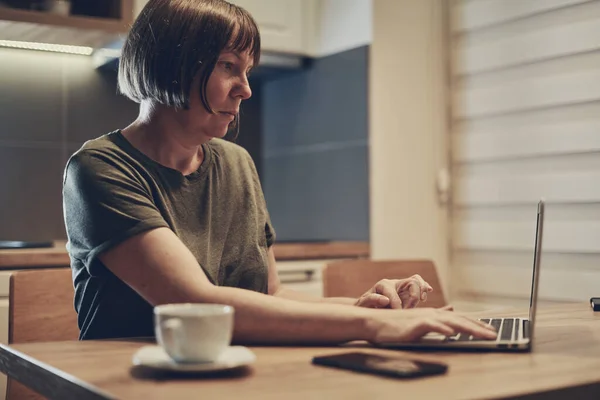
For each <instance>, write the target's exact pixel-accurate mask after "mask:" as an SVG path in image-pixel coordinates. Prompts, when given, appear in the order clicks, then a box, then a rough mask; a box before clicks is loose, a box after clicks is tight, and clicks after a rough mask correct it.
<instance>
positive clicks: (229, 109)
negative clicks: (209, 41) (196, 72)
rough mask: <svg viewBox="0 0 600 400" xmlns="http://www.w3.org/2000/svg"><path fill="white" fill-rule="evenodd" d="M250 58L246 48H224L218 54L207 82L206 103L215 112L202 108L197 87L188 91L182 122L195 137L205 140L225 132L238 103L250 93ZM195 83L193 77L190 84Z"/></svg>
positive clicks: (234, 116)
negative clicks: (239, 51) (188, 103)
mask: <svg viewBox="0 0 600 400" xmlns="http://www.w3.org/2000/svg"><path fill="white" fill-rule="evenodd" d="M252 62H253V61H252V57H251V56H250V54H249V53H248V52H245V53H238V52H235V51H223V52H222V53H221V54H220V56H219V58H218V60H217V65H216V66H215V68H214V70H213V72H212V74H211V75H210V77H209V79H208V82H207V86H206V96H207V99H208V104H209V105H210V107H211V108H212V109H213V111H214V112H215V113H214V114H211V113H209V112H208V111H206V109H205V108H204V106H203V104H202V101H201V100H200V93H199V90H192V91H191V93H190V108H189V110H188V111H187V112H186V113H185V114H186V120H187V121H185V122H184V123H185V125H186V128H189V129H190V130H191V131H193V132H194V137H197V136H198V137H199V138H201V139H202V141H205V140H207V139H208V140H209V139H211V138H214V137H217V138H221V137H223V136H225V134H226V133H227V130H228V128H229V125H230V124H231V123H232V122H233V120H234V119H235V118H236V116H237V114H238V112H239V110H240V103H241V102H242V100H246V99H248V98H250V96H251V95H252V91H251V90H250V85H249V83H248V74H249V72H250V70H251V69H252V67H253V65H252ZM198 87H199V78H196V79H195V80H194V83H193V85H192V88H198ZM182 122H183V121H182Z"/></svg>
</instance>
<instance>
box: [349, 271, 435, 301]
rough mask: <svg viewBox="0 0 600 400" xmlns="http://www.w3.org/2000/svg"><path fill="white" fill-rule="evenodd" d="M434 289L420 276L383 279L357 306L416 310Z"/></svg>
mask: <svg viewBox="0 0 600 400" xmlns="http://www.w3.org/2000/svg"><path fill="white" fill-rule="evenodd" d="M432 290H433V288H432V287H431V285H430V284H429V283H427V282H425V280H423V278H421V276H420V275H413V276H411V277H410V278H407V279H382V280H380V281H379V282H377V283H376V284H375V285H374V286H373V287H372V288H371V289H369V291H367V292H366V293H365V294H363V295H362V296H360V297H359V298H358V300H357V301H356V303H355V305H356V306H359V307H369V308H414V307H416V306H417V304H419V302H421V301H427V293H429V292H431V291H432Z"/></svg>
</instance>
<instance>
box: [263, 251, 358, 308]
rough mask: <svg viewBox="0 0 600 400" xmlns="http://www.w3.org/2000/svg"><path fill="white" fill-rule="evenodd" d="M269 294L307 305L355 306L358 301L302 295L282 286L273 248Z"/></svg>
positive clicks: (271, 252)
mask: <svg viewBox="0 0 600 400" xmlns="http://www.w3.org/2000/svg"><path fill="white" fill-rule="evenodd" d="M268 254H269V294H270V295H272V296H275V297H279V298H282V299H289V300H297V301H303V302H307V303H332V304H344V305H349V306H353V305H355V304H356V300H357V299H353V298H350V297H319V296H312V295H310V294H306V293H300V292H297V291H295V290H292V289H288V288H286V287H285V286H283V285H282V284H281V280H280V279H279V272H277V262H276V261H275V253H274V252H273V246H271V247H270V248H269V253H268Z"/></svg>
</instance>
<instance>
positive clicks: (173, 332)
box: [154, 303, 234, 363]
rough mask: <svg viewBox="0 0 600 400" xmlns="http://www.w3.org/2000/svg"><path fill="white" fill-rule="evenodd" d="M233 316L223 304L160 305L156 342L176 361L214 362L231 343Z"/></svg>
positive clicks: (155, 308) (157, 311)
mask: <svg viewBox="0 0 600 400" xmlns="http://www.w3.org/2000/svg"><path fill="white" fill-rule="evenodd" d="M233 315H234V310H233V307H231V306H227V305H223V304H191V303H181V304H164V305H160V306H157V307H154V330H155V334H156V339H157V341H158V343H159V344H160V346H162V348H163V349H164V350H165V351H166V352H167V354H168V355H169V357H171V358H172V359H173V360H174V361H176V362H179V363H198V362H214V361H216V360H217V359H218V358H219V356H220V355H221V354H222V353H223V352H224V351H225V350H226V349H227V347H229V345H230V343H231V337H232V335H233Z"/></svg>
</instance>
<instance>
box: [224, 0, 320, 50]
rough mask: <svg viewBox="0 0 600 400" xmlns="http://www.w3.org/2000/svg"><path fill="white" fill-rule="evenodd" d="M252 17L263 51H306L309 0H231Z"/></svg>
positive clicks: (310, 1) (310, 4) (310, 3)
mask: <svg viewBox="0 0 600 400" xmlns="http://www.w3.org/2000/svg"><path fill="white" fill-rule="evenodd" d="M231 3H234V4H236V5H238V6H240V7H243V8H245V9H246V10H248V12H249V13H250V14H252V16H253V17H254V19H255V20H256V23H257V24H258V26H259V29H260V34H261V45H262V47H263V49H264V50H265V51H272V52H280V53H294V54H306V53H307V47H306V46H307V37H306V29H305V27H306V24H307V18H308V17H309V15H308V13H309V11H310V10H311V7H312V6H313V4H312V3H314V1H313V0H308V1H301V0H300V1H299V0H277V1H273V0H231Z"/></svg>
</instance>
